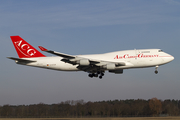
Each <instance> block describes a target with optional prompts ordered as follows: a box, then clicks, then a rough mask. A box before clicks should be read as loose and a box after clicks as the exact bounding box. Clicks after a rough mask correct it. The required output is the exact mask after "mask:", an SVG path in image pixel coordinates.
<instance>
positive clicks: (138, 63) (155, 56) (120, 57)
mask: <svg viewBox="0 0 180 120" xmlns="http://www.w3.org/2000/svg"><path fill="white" fill-rule="evenodd" d="M75 56H78V57H82V58H87V59H91V60H98V61H106V62H115V63H119V62H124V63H125V65H124V66H117V67H116V68H115V70H118V69H128V68H142V67H153V66H159V65H163V64H166V63H168V62H170V61H172V60H173V59H174V57H173V56H171V55H169V54H167V53H165V52H163V51H161V50H160V49H139V50H136V49H135V50H125V51H117V52H110V53H104V54H92V55H75ZM24 59H27V60H34V61H36V62H30V63H23V62H17V63H18V64H23V65H28V66H35V67H41V68H47V69H53V70H60V71H79V69H78V68H77V66H78V65H72V64H69V63H65V62H63V61H61V60H62V59H63V58H62V57H37V58H24Z"/></svg>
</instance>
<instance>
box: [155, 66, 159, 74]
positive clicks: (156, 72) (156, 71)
mask: <svg viewBox="0 0 180 120" xmlns="http://www.w3.org/2000/svg"><path fill="white" fill-rule="evenodd" d="M158 67H159V66H158V65H157V66H156V68H155V69H156V70H155V71H154V72H155V74H158V70H157V69H158Z"/></svg>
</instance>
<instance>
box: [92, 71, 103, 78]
mask: <svg viewBox="0 0 180 120" xmlns="http://www.w3.org/2000/svg"><path fill="white" fill-rule="evenodd" d="M88 76H89V77H90V78H93V77H98V76H99V78H100V79H102V77H103V76H104V73H103V72H97V73H90V74H89V75H88Z"/></svg>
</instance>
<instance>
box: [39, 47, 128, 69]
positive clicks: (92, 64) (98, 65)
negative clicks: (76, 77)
mask: <svg viewBox="0 0 180 120" xmlns="http://www.w3.org/2000/svg"><path fill="white" fill-rule="evenodd" d="M38 47H39V48H40V49H41V50H42V51H45V52H48V53H51V54H54V55H57V56H60V57H62V58H63V59H61V61H63V62H65V63H69V64H72V65H78V66H77V68H78V69H80V70H83V71H97V70H100V69H105V66H106V65H112V66H113V65H114V66H116V67H118V66H125V65H126V63H125V62H109V61H102V60H94V59H89V58H83V57H79V56H73V55H68V54H64V53H59V52H56V51H52V50H48V49H46V48H44V47H42V46H38Z"/></svg>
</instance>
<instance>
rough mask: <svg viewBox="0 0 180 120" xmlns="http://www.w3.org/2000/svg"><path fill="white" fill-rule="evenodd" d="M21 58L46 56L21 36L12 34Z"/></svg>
mask: <svg viewBox="0 0 180 120" xmlns="http://www.w3.org/2000/svg"><path fill="white" fill-rule="evenodd" d="M10 37H11V40H12V42H13V44H14V47H15V49H16V51H17V54H18V56H19V58H32V57H46V56H45V55H43V54H42V53H40V52H39V51H38V50H36V49H35V48H34V47H33V46H31V45H30V44H29V43H27V42H26V41H25V40H24V39H22V38H21V37H20V36H10Z"/></svg>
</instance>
